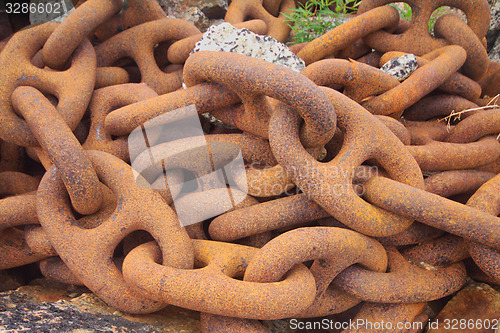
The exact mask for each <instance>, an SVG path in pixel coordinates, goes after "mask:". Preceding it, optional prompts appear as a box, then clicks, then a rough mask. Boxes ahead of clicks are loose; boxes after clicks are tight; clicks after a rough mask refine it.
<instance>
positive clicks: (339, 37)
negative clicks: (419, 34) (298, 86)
mask: <svg viewBox="0 0 500 333" xmlns="http://www.w3.org/2000/svg"><path fill="white" fill-rule="evenodd" d="M398 22H399V14H398V11H397V10H396V9H395V8H393V7H389V6H386V7H383V8H376V9H374V10H372V11H369V12H367V13H364V14H362V15H358V16H356V17H355V18H353V19H351V20H349V21H347V22H346V23H344V24H342V25H340V26H338V27H336V28H334V29H332V30H330V31H329V32H327V33H326V34H324V35H323V36H320V37H318V38H316V39H315V40H313V41H312V42H310V43H309V44H307V45H306V46H305V47H304V48H303V49H302V50H300V51H299V52H298V53H297V55H298V56H299V57H300V58H302V60H304V61H305V63H306V65H309V64H310V63H312V62H315V61H318V60H320V59H323V58H325V57H326V56H328V55H330V54H332V53H334V52H335V51H340V50H343V49H345V48H346V47H348V46H351V45H352V44H354V43H355V42H356V41H357V40H359V39H360V38H362V37H364V36H366V35H368V34H369V33H371V32H374V31H378V30H380V29H383V28H386V27H391V26H395V25H397V24H398Z"/></svg>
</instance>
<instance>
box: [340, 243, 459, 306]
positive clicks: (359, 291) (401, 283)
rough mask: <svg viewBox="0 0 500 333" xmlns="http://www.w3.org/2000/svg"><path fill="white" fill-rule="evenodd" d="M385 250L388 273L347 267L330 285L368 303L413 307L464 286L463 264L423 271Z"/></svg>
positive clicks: (393, 250) (400, 256) (391, 250)
mask: <svg viewBox="0 0 500 333" xmlns="http://www.w3.org/2000/svg"><path fill="white" fill-rule="evenodd" d="M386 250H387V256H388V266H389V272H387V273H381V272H374V271H371V270H367V269H365V268H361V267H359V266H351V267H348V268H346V269H345V270H344V271H343V272H341V273H340V274H339V275H338V276H337V278H336V279H335V280H334V281H333V284H335V285H336V286H338V287H339V288H341V289H343V290H344V291H346V292H348V293H350V294H353V295H355V296H356V297H358V298H359V299H362V300H365V301H369V302H377V303H417V302H426V301H431V300H435V299H439V298H442V297H444V296H448V295H451V294H453V293H454V292H455V291H457V290H459V289H460V288H461V287H462V286H463V285H464V284H465V282H466V278H467V274H466V272H465V266H464V264H463V263H457V264H453V265H450V266H448V267H445V268H440V269H435V270H427V269H426V268H425V267H419V266H416V265H414V264H411V263H410V262H408V261H407V260H406V259H405V258H403V256H402V255H401V254H400V253H399V252H398V251H397V250H396V249H394V248H387V249H386Z"/></svg>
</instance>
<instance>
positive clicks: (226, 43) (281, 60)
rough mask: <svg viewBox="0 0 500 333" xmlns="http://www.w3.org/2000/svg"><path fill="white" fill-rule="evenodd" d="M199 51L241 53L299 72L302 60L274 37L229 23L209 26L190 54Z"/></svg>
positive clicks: (302, 64) (303, 66) (301, 67)
mask: <svg viewBox="0 0 500 333" xmlns="http://www.w3.org/2000/svg"><path fill="white" fill-rule="evenodd" d="M199 51H224V52H232V53H238V54H243V55H246V56H249V57H252V58H258V59H263V60H266V61H268V62H270V63H273V64H277V65H281V66H285V67H288V68H291V69H293V70H295V71H297V72H300V71H301V70H302V69H304V68H305V64H304V61H303V60H302V59H300V58H299V57H297V56H296V55H295V54H294V53H293V52H292V51H290V49H289V48H288V47H287V46H286V45H285V44H283V43H281V42H279V41H277V40H276V39H274V38H272V37H269V36H263V35H257V34H255V33H253V32H251V31H250V30H248V29H237V28H235V27H233V26H232V25H231V24H229V23H222V24H219V25H217V26H212V27H210V28H209V29H208V30H207V32H205V34H204V35H203V38H202V39H201V40H200V41H199V42H198V43H196V45H195V47H194V49H193V51H191V54H193V53H195V52H199Z"/></svg>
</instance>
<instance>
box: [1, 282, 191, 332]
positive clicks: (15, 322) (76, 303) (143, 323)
mask: <svg viewBox="0 0 500 333" xmlns="http://www.w3.org/2000/svg"><path fill="white" fill-rule="evenodd" d="M199 331H200V321H199V315H198V314H197V313H196V312H194V311H189V310H185V309H181V308H177V307H173V306H168V307H166V308H165V309H163V310H160V311H159V312H156V313H154V314H146V315H141V316H131V315H127V314H125V313H122V312H120V311H117V310H116V309H114V308H111V307H108V306H107V305H106V304H105V303H104V302H103V301H101V300H100V299H99V298H98V297H97V296H95V295H94V294H91V293H88V291H86V290H85V288H83V287H76V288H75V287H74V286H67V285H66V286H65V285H57V284H55V285H51V284H47V285H46V284H45V283H43V285H42V286H38V285H34V286H24V287H21V288H19V289H17V290H12V291H7V292H0V332H71V333H76V332H78V333H82V332H85V333H87V332H89V333H91V332H110V333H114V332H116V333H118V332H120V333H127V332H130V333H133V332H144V333H146V332H151V333H153V332H154V333H157V332H158V333H159V332H170V333H195V332H199Z"/></svg>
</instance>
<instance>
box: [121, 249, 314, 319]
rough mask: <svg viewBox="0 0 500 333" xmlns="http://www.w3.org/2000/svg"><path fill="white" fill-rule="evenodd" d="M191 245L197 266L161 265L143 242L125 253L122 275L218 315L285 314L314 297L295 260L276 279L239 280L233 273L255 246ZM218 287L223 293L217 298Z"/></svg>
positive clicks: (166, 298)
mask: <svg viewBox="0 0 500 333" xmlns="http://www.w3.org/2000/svg"><path fill="white" fill-rule="evenodd" d="M192 245H193V247H194V252H195V264H196V266H198V267H203V268H202V269H197V270H186V269H184V270H182V269H176V268H174V267H171V266H162V265H160V264H158V262H159V259H160V257H161V252H160V249H159V247H158V245H156V244H155V243H146V244H143V245H141V246H138V247H136V248H135V249H134V250H132V251H131V252H130V253H129V254H128V255H127V257H126V258H125V261H124V262H123V273H124V276H125V279H126V280H127V281H129V282H131V283H132V284H133V285H135V286H138V287H140V288H141V290H142V291H144V292H146V294H147V295H149V296H150V297H153V298H159V299H161V300H163V301H166V302H168V303H170V304H174V305H177V306H181V307H184V308H188V309H193V310H197V311H201V312H206V313H212V314H216V315H221V316H231V317H240V318H249V319H278V318H286V317H289V316H293V315H295V314H297V313H298V312H300V311H302V310H303V309H305V308H307V306H308V305H309V304H311V303H312V301H313V300H314V296H315V293H316V287H315V283H314V277H313V275H312V273H311V272H310V271H309V270H308V269H307V268H306V267H305V266H304V265H301V264H299V265H296V266H295V267H294V268H292V269H291V270H290V271H289V272H288V274H287V275H286V277H285V278H284V279H283V280H281V281H280V278H281V276H278V278H277V279H275V280H273V281H270V282H269V283H259V282H250V281H239V280H237V279H235V277H238V276H240V277H241V276H242V275H243V273H244V272H245V269H246V267H247V265H248V263H249V262H250V261H251V258H252V257H254V256H255V254H256V253H257V251H258V250H257V249H256V248H252V247H247V246H242V245H237V244H231V243H221V242H215V241H206V240H193V241H192ZM138 272H141V274H140V275H139V274H137V273H138ZM285 273H286V272H285ZM221 290H225V295H224V297H218V295H220V294H219V293H220V291H221ZM270 300H272V301H270Z"/></svg>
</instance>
